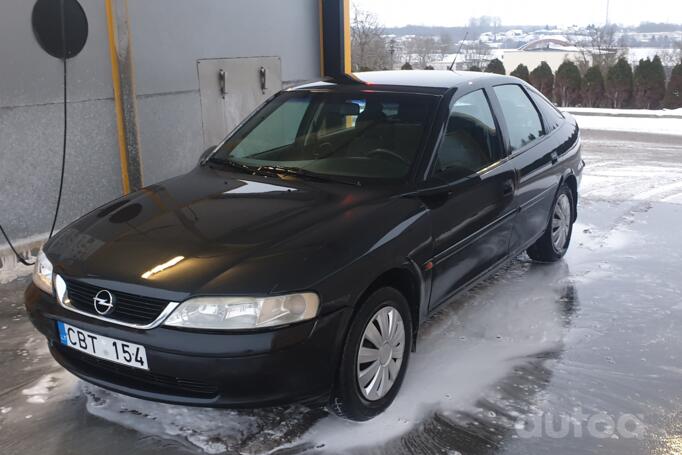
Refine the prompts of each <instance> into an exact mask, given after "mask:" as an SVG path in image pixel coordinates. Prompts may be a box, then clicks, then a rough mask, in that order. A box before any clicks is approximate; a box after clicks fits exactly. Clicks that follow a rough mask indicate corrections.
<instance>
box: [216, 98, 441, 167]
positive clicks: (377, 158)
mask: <svg viewBox="0 0 682 455" xmlns="http://www.w3.org/2000/svg"><path fill="white" fill-rule="evenodd" d="M437 101H438V98H437V97H436V96H431V95H417V94H404V93H382V92H364V91H359V92H353V93H348V94H346V93H337V92H333V91H325V92H307V91H300V92H297V91H293V92H288V93H284V94H282V95H280V96H279V97H277V98H275V99H274V100H273V101H272V102H270V103H268V104H267V105H266V106H264V107H263V108H262V109H261V111H259V112H258V113H256V114H255V115H254V116H253V117H252V118H251V119H249V120H248V121H247V122H246V123H245V124H244V125H243V126H242V127H241V128H240V129H239V130H237V131H236V132H235V133H234V134H233V135H232V136H231V138H230V139H229V140H228V141H227V142H225V143H224V144H223V145H222V146H221V148H220V149H219V150H218V151H217V152H216V153H215V154H214V155H213V157H212V158H211V159H212V160H213V161H223V162H227V163H232V164H234V163H236V164H237V165H239V166H247V167H253V168H254V169H257V168H263V167H265V168H268V167H273V168H280V169H284V168H288V169H292V170H293V169H295V170H299V171H301V170H303V171H306V172H307V173H314V174H318V175H329V176H340V177H352V178H367V179H403V178H404V177H405V176H407V174H408V172H409V170H410V168H411V167H412V164H413V163H414V161H415V160H416V159H417V155H418V153H417V152H418V151H419V149H420V146H421V143H422V140H423V138H424V136H425V135H426V132H427V130H428V126H429V122H431V121H432V120H431V118H432V116H433V111H434V109H435V106H436V103H437Z"/></svg>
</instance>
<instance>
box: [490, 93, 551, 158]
mask: <svg viewBox="0 0 682 455" xmlns="http://www.w3.org/2000/svg"><path fill="white" fill-rule="evenodd" d="M493 89H494V90H495V95H497V99H498V100H499V101H500V105H501V106H502V114H503V115H504V119H505V120H506V122H507V127H508V129H509V142H510V143H511V149H512V151H513V150H518V149H520V148H522V147H524V146H525V145H526V144H529V143H531V142H533V141H534V140H535V139H537V138H539V137H540V136H543V135H544V132H543V130H542V122H541V121H540V116H539V115H538V111H537V110H536V109H535V106H533V103H531V101H530V99H529V98H528V95H526V92H524V91H523V90H522V89H521V87H520V86H518V85H515V84H509V85H498V86H496V87H494V88H493Z"/></svg>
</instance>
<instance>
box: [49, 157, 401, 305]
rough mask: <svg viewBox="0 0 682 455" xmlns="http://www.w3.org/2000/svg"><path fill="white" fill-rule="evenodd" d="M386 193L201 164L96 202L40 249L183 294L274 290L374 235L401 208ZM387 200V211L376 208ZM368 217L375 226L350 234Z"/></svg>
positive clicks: (84, 267)
mask: <svg viewBox="0 0 682 455" xmlns="http://www.w3.org/2000/svg"><path fill="white" fill-rule="evenodd" d="M389 196H390V191H389V190H388V189H386V188H383V189H381V190H376V189H374V190H370V189H367V188H361V187H356V186H353V185H346V184H342V183H339V184H336V183H326V182H317V181H310V180H305V181H303V180H301V179H298V178H293V177H292V178H284V179H281V178H279V177H275V176H273V177H264V176H253V175H249V174H243V173H231V172H225V171H223V170H219V169H211V168H206V167H199V168H196V169H195V170H194V171H192V172H190V173H188V174H186V175H183V176H179V177H176V178H173V179H170V180H167V181H165V182H162V183H160V184H156V185H152V186H150V187H147V188H145V189H143V190H141V191H138V192H136V193H133V194H131V195H128V196H126V197H123V198H121V199H118V200H116V201H113V202H111V203H109V204H107V205H105V206H103V207H100V208H99V209H96V210H94V211H93V212H91V213H89V214H87V215H85V216H84V217H82V218H81V219H79V220H78V221H76V222H75V223H73V224H71V225H70V226H68V227H67V228H65V229H64V230H63V231H61V232H60V233H59V234H58V235H57V236H56V237H55V238H53V240H52V241H50V242H49V243H48V245H47V246H46V249H45V252H46V254H47V255H48V257H49V258H50V259H51V260H52V261H53V263H54V264H55V271H56V272H57V273H62V274H64V275H65V276H67V277H80V278H85V279H87V280H90V281H94V282H98V281H99V282H100V284H103V285H109V286H114V284H111V283H125V285H126V286H128V287H130V286H133V287H137V288H138V289H137V291H140V289H139V288H140V287H144V288H155V289H163V290H164V291H169V292H175V293H178V294H180V295H179V296H173V297H174V298H181V297H182V295H189V294H194V295H196V294H221V293H246V294H254V293H256V294H262V293H266V292H267V293H269V292H281V291H282V290H286V289H288V288H302V287H305V286H306V285H308V284H309V282H310V281H312V280H315V279H318V278H320V277H322V276H324V274H325V273H330V272H331V270H329V269H332V268H334V267H338V266H340V265H341V263H342V262H344V261H347V260H349V258H351V257H352V256H357V255H358V254H361V252H358V251H357V249H358V248H360V249H365V250H367V249H369V248H371V247H372V245H374V244H375V243H376V241H377V239H376V238H375V237H376V236H375V235H373V234H367V232H369V231H374V230H376V235H377V236H379V237H381V235H382V232H384V233H385V232H387V231H389V230H390V228H391V225H393V226H395V224H393V223H395V222H396V221H398V222H399V221H400V220H396V219H395V216H398V217H401V216H403V215H404V214H403V215H398V212H400V210H399V211H398V212H396V211H395V210H390V209H387V206H389V205H391V201H392V200H393V201H395V200H396V198H391V197H389ZM398 199H401V198H398ZM403 201H404V199H403ZM386 210H388V211H390V212H391V213H394V216H393V217H390V216H382V215H381V213H382V212H386ZM373 220H374V221H373ZM365 223H373V225H374V226H375V227H376V228H377V229H372V230H367V229H363V232H365V234H363V236H362V238H357V234H356V233H357V231H358V229H359V228H361V227H362V226H363V225H364V224H365ZM382 226H383V227H382ZM349 236H356V237H355V238H354V239H352V248H350V247H349V245H348V243H349V242H351V239H350V238H349ZM352 250H354V251H352ZM293 276H298V277H301V276H304V277H306V280H305V281H306V282H303V281H298V282H295V281H293V280H292V279H291V278H290V277H293ZM141 292H144V291H141Z"/></svg>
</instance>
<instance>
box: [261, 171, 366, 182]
mask: <svg viewBox="0 0 682 455" xmlns="http://www.w3.org/2000/svg"><path fill="white" fill-rule="evenodd" d="M257 169H258V170H259V171H266V172H270V173H273V174H286V175H295V176H298V177H305V178H308V179H312V180H318V181H321V182H334V183H343V184H345V185H353V186H362V185H361V184H360V182H359V181H357V180H347V179H343V178H336V177H332V176H329V175H325V174H318V173H317V172H312V171H309V170H307V169H303V168H301V167H280V166H260V167H258V168H257Z"/></svg>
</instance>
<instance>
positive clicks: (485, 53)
mask: <svg viewBox="0 0 682 455" xmlns="http://www.w3.org/2000/svg"><path fill="white" fill-rule="evenodd" d="M490 55H491V50H490V46H488V45H487V44H485V43H482V42H480V41H473V42H465V43H464V44H463V45H462V50H461V56H462V57H463V58H462V59H461V61H462V63H463V64H464V65H465V67H470V66H476V67H478V68H485V67H486V65H487V64H488V62H489V61H490V60H491V58H490Z"/></svg>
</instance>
